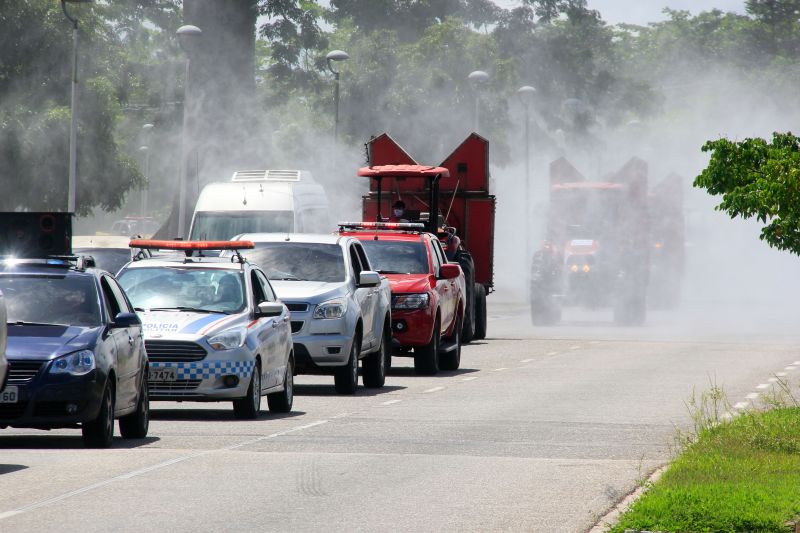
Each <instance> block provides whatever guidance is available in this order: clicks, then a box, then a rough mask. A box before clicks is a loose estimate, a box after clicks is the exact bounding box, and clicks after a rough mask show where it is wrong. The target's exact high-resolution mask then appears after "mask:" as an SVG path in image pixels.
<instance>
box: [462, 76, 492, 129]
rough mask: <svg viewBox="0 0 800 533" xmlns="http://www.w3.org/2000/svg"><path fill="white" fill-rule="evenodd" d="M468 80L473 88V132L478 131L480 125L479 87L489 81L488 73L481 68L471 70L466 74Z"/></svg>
mask: <svg viewBox="0 0 800 533" xmlns="http://www.w3.org/2000/svg"><path fill="white" fill-rule="evenodd" d="M467 78H468V79H469V82H470V83H471V84H472V88H473V89H475V133H479V132H480V125H481V118H480V117H481V92H480V88H481V86H482V85H484V84H485V83H486V82H487V81H489V75H488V74H487V73H485V72H484V71H482V70H473V71H472V72H470V73H469V76H467Z"/></svg>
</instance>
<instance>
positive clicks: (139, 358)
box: [108, 277, 147, 405]
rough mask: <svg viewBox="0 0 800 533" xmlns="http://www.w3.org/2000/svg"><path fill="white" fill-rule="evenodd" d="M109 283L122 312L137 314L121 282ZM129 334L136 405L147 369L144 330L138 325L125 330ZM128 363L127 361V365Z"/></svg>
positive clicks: (110, 281)
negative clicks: (142, 374) (143, 375)
mask: <svg viewBox="0 0 800 533" xmlns="http://www.w3.org/2000/svg"><path fill="white" fill-rule="evenodd" d="M108 281H109V283H110V285H111V290H112V292H113V293H114V296H115V297H116V298H117V302H118V303H119V306H120V311H121V312H123V313H136V311H135V310H134V309H133V305H132V304H131V302H130V300H128V297H127V296H126V295H125V291H124V290H123V288H122V286H121V285H120V284H119V282H118V281H117V280H116V279H114V278H113V277H110V278H108ZM125 329H126V330H127V332H128V344H129V345H130V352H131V354H130V373H131V376H132V377H131V382H130V385H131V387H132V389H133V391H132V396H131V398H132V400H131V401H132V403H133V404H134V405H135V404H136V403H137V401H138V399H139V398H138V395H139V384H140V383H141V373H142V372H144V370H145V367H144V363H143V353H144V329H143V326H142V325H141V324H137V325H135V326H130V327H128V328H125ZM127 362H128V361H127V360H126V363H127ZM145 380H147V376H145Z"/></svg>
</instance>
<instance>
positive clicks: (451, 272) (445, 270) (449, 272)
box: [439, 263, 461, 279]
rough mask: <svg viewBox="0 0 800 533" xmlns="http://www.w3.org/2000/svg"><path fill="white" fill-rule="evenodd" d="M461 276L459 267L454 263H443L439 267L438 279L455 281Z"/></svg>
mask: <svg viewBox="0 0 800 533" xmlns="http://www.w3.org/2000/svg"><path fill="white" fill-rule="evenodd" d="M460 275H461V267H460V266H458V265H457V264H456V263H445V264H444V265H442V266H441V267H439V279H455V278H457V277H458V276H460Z"/></svg>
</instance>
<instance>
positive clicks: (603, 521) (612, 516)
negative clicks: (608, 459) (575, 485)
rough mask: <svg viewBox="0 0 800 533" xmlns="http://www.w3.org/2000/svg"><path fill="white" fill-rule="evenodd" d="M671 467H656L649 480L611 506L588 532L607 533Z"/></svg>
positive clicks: (667, 465)
mask: <svg viewBox="0 0 800 533" xmlns="http://www.w3.org/2000/svg"><path fill="white" fill-rule="evenodd" d="M667 467H669V464H666V465H664V466H661V467H659V468H656V469H655V470H654V471H653V473H652V474H650V475H649V476H648V478H647V481H645V482H644V483H642V484H641V485H639V486H638V487H636V488H635V489H634V490H633V491H632V492H630V493H629V494H628V495H627V496H625V497H624V498H622V499H621V500H620V501H619V502H617V504H616V505H615V506H614V507H612V508H611V510H610V511H608V512H607V513H606V514H605V515H603V516H602V518H600V520H598V521H597V523H595V525H594V526H592V528H591V529H589V530H588V531H587V533H605V532H606V531H608V529H609V528H610V527H611V526H612V525H614V524H615V523H616V522H617V521H618V520H619V517H620V516H621V515H622V513H624V512H625V511H627V510H628V508H629V507H630V506H631V505H633V503H634V502H635V501H636V500H638V499H639V497H640V496H641V495H642V494H644V491H645V490H647V487H649V486H650V485H652V484H653V483H655V482H656V481H658V478H660V477H661V474H663V473H664V471H665V470H666V469H667Z"/></svg>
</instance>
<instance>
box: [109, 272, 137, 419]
mask: <svg viewBox="0 0 800 533" xmlns="http://www.w3.org/2000/svg"><path fill="white" fill-rule="evenodd" d="M113 281H114V280H113V279H111V278H110V277H109V276H106V275H102V276H100V288H101V290H102V292H103V299H104V300H105V303H106V309H107V312H108V325H107V326H106V333H105V334H104V342H109V343H110V344H111V346H109V353H112V354H114V358H113V359H114V360H113V361H112V367H113V368H114V372H115V373H116V375H117V382H116V383H115V384H114V386H115V388H116V402H115V405H116V408H117V410H119V409H125V408H127V407H130V406H131V405H133V404H134V402H135V401H136V392H137V387H136V385H137V383H136V376H137V372H138V364H137V363H136V362H135V359H134V357H133V344H134V340H133V336H132V335H131V332H130V331H129V329H128V328H115V327H113V324H114V317H115V316H117V314H119V313H122V312H127V311H123V310H124V309H127V302H125V299H124V298H122V301H120V298H119V297H118V296H117V294H115V293H114V289H113V288H112V287H113V285H112V283H113ZM119 292H120V294H121V291H119Z"/></svg>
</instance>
